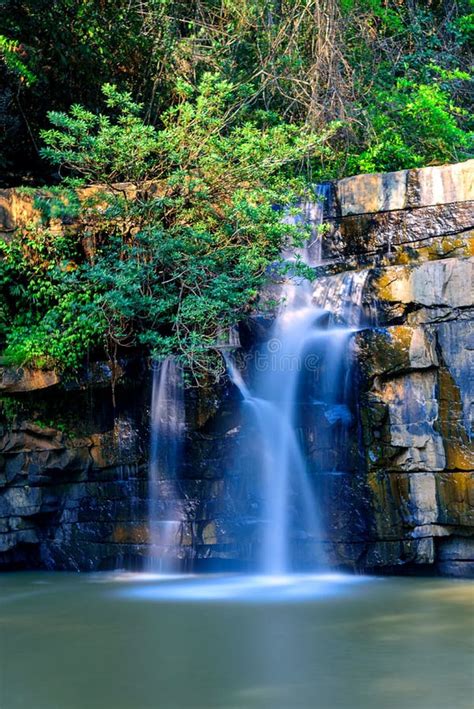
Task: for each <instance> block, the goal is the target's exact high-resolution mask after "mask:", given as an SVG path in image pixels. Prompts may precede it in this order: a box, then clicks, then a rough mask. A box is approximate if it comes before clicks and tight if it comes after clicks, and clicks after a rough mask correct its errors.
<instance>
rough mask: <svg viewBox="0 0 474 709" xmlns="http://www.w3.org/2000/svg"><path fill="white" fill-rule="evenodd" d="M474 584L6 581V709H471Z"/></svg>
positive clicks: (122, 577) (1, 646) (1, 644)
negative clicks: (20, 708)
mask: <svg viewBox="0 0 474 709" xmlns="http://www.w3.org/2000/svg"><path fill="white" fill-rule="evenodd" d="M473 611H474V584H473V583H472V582H468V581H460V580H449V579H434V578H366V577H347V576H337V575H336V576H334V575H327V576H295V577H289V578H288V577H275V578H262V577H249V576H190V577H186V578H183V577H173V576H169V577H157V576H153V575H146V574H143V575H140V574H97V575H87V574H84V575H79V574H76V575H74V574H59V573H33V572H25V573H12V574H3V575H2V576H0V707H1V709H14V708H16V707H28V709H96V708H97V709H98V708H99V707H100V709H155V708H159V709H181V708H182V709H184V708H186V709H187V708H189V709H191V708H193V709H198V708H199V709H214V708H217V707H219V708H221V707H222V709H224V708H225V709H254V708H255V709H263V708H264V709H298V708H300V707H301V708H305V709H359V708H360V709H391V708H392V707H393V708H395V707H396V709H401V708H403V709H438V707H439V709H468V708H469V709H471V707H472V705H473V696H474V664H473V649H474V648H473V645H474V621H473V616H474V613H473Z"/></svg>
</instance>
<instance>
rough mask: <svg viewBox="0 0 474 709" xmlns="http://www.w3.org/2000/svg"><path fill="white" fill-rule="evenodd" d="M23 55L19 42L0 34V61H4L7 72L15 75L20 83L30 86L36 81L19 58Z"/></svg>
mask: <svg viewBox="0 0 474 709" xmlns="http://www.w3.org/2000/svg"><path fill="white" fill-rule="evenodd" d="M24 53H25V52H24V49H23V48H22V46H21V45H20V43H19V42H16V41H15V40H12V39H8V38H7V37H5V35H3V34H0V59H2V60H3V61H4V63H5V65H6V67H7V69H9V71H11V72H12V73H14V74H16V75H17V76H18V77H19V78H20V80H21V81H24V82H25V83H26V84H27V85H30V84H33V83H34V82H35V81H36V76H35V75H34V74H33V72H32V71H30V69H28V67H27V65H26V64H25V62H24V61H22V59H21V58H20V57H21V56H22V55H23V54H24Z"/></svg>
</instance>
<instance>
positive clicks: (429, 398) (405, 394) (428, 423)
mask: <svg viewBox="0 0 474 709" xmlns="http://www.w3.org/2000/svg"><path fill="white" fill-rule="evenodd" d="M380 397H381V399H382V400H383V401H385V402H386V403H387V406H388V413H389V421H390V423H389V435H390V445H391V446H393V447H394V448H400V449H402V450H401V451H400V453H399V454H398V455H397V456H396V457H395V459H394V461H393V464H394V467H395V468H399V469H403V470H417V471H433V470H443V469H444V467H445V464H446V458H445V453H444V447H443V439H442V437H441V436H440V434H439V433H438V432H437V430H436V429H435V423H436V421H437V419H438V413H439V406H438V401H437V398H436V376H435V374H434V372H432V371H427V372H424V373H420V372H413V373H410V374H407V375H405V376H403V377H398V378H397V379H394V380H391V381H387V382H386V383H384V384H383V385H382V386H381V387H380Z"/></svg>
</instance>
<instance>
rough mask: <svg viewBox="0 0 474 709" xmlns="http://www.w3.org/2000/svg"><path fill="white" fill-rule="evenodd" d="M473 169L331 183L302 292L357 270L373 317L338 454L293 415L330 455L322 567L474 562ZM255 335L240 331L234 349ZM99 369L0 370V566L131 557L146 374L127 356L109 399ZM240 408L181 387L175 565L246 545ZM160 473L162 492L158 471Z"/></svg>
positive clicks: (10, 210) (143, 536)
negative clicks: (183, 417) (317, 248)
mask: <svg viewBox="0 0 474 709" xmlns="http://www.w3.org/2000/svg"><path fill="white" fill-rule="evenodd" d="M473 176H474V161H468V162H465V163H460V164H457V165H448V166H443V167H430V168H424V169H420V170H411V171H401V172H396V173H390V174H384V175H361V176H357V177H351V178H346V179H345V180H341V181H339V182H337V183H334V184H333V185H332V187H331V194H332V196H331V200H330V203H329V204H327V205H326V223H327V224H328V227H327V231H326V232H325V234H324V237H323V242H322V257H323V263H322V266H321V267H319V269H318V273H317V279H316V281H315V289H316V290H317V289H321V288H323V287H325V284H327V283H328V282H329V281H330V280H331V279H334V278H335V277H337V274H338V273H341V272H344V271H347V270H351V271H359V272H363V273H364V283H365V287H364V293H363V306H364V308H365V310H366V313H367V321H370V322H371V326H370V327H367V328H365V329H363V330H361V331H359V332H358V333H356V334H355V335H354V338H353V345H352V346H353V352H354V358H355V367H354V371H353V373H352V376H353V392H354V396H353V401H352V403H351V406H352V414H353V420H354V425H353V427H352V430H351V438H350V441H349V442H348V444H347V448H348V449H347V450H345V451H342V452H341V451H329V450H325V449H324V445H323V443H322V441H323V439H324V437H323V436H322V437H321V436H320V437H319V439H318V434H317V431H318V426H319V427H320V426H322V425H323V423H322V422H321V421H316V419H315V418H314V416H316V414H312V413H311V412H310V413H308V416H307V417H306V419H305V421H304V422H303V423H302V428H303V429H304V430H303V431H302V435H303V436H304V438H305V440H306V441H307V456H308V465H309V468H310V470H311V465H312V461H314V460H316V458H318V457H319V458H318V459H320V458H321V457H324V456H325V460H327V465H326V466H325V467H326V469H327V471H328V472H327V473H326V474H324V475H320V476H318V479H317V480H316V479H315V480H314V485H315V487H316V488H317V491H318V497H319V499H320V505H321V514H322V517H323V528H324V529H325V530H326V531H325V533H324V539H323V540H322V544H323V545H324V546H325V549H326V553H327V556H328V558H329V560H330V562H331V563H332V564H334V565H338V566H342V567H347V568H354V569H363V570H374V569H376V570H383V569H386V570H391V571H393V570H394V569H399V570H401V569H404V568H406V569H407V570H408V569H414V568H415V569H416V568H421V567H427V568H433V569H436V570H437V571H439V572H441V573H448V574H454V575H467V574H473V573H474V482H473V477H474V472H473V471H474V453H473V446H472V434H473V430H472V428H473V414H474V325H473V310H474V308H473V305H474V303H473V263H474V258H473V257H474V247H473V243H474V242H473V232H472V229H473V224H474V212H473V206H474V201H473V200H474V187H473ZM12 205H13V206H12ZM2 210H3V212H2V213H3V223H4V225H3V230H4V232H8V233H9V234H10V237H9V238H14V230H15V224H16V221H15V220H21V219H22V215H23V214H24V213H28V214H29V213H30V210H31V205H29V204H26V206H25V205H23V207H22V202H21V198H20V196H19V195H18V194H16V193H11V192H8V191H4V192H3V193H2V194H1V195H0V211H2ZM1 230H2V229H1V228H0V231H1ZM257 330H258V324H256V323H255V322H253V323H252V322H250V323H244V324H243V325H242V329H241V341H242V343H243V345H244V349H249V348H251V347H252V344H253V340H254V339H255V337H256V331H257ZM110 379H111V373H110V371H109V370H108V368H107V365H105V364H100V363H98V364H96V365H95V366H94V368H93V369H92V370H91V371H88V372H87V373H85V374H84V377H83V379H82V380H81V381H77V382H74V383H71V382H64V381H60V378H59V377H58V375H57V374H56V373H55V372H30V371H28V370H16V371H11V370H7V369H3V370H2V371H1V373H0V392H1V393H2V427H1V429H0V564H1V565H2V566H3V567H6V568H11V567H20V566H24V567H33V566H43V567H47V568H68V569H96V568H113V567H116V566H128V567H135V568H138V567H140V566H141V564H142V562H143V558H144V556H145V555H146V542H147V540H148V530H147V524H146V520H147V509H148V503H147V500H148V481H147V454H148V420H149V400H150V375H149V373H148V372H147V371H146V367H143V366H142V365H137V364H135V365H130V363H123V366H122V367H121V369H120V372H119V381H118V383H117V386H116V391H115V396H114V397H112V393H111V389H110ZM239 416H240V414H239V397H238V393H237V392H236V391H235V389H234V388H233V387H232V386H231V385H230V384H229V382H225V381H223V382H222V383H221V384H220V385H219V387H215V388H214V389H212V388H208V389H203V390H201V391H193V392H191V393H190V395H189V396H188V400H187V420H188V429H187V436H186V455H185V460H186V463H185V466H184V469H183V471H182V476H181V479H180V481H179V484H178V488H177V489H178V495H179V503H180V510H181V515H180V519H179V520H176V530H177V537H176V538H177V542H178V543H177V549H176V553H177V555H179V556H180V557H181V558H182V559H183V560H184V561H183V563H190V564H191V563H192V564H196V563H198V564H202V565H205V564H207V565H211V564H212V563H213V562H217V561H220V562H222V563H224V562H225V563H227V564H229V565H230V564H234V563H235V564H245V563H247V562H248V561H249V560H251V559H252V557H253V556H254V551H255V511H256V509H257V508H258V506H259V505H260V504H261V502H260V501H259V499H258V493H257V490H256V487H255V480H254V479H253V477H252V457H253V455H252V453H253V451H254V450H255V446H258V441H256V440H254V439H252V438H251V437H250V438H249V439H248V440H246V441H242V432H241V429H240V419H239ZM316 424H317V425H316ZM324 425H328V424H327V422H326V423H325V424H324ZM319 430H322V429H319ZM237 446H238V450H239V451H240V453H239V455H238V456H236V455H235V451H236V450H237ZM342 456H344V460H342ZM319 467H321V466H319ZM334 471H337V472H334ZM159 484H160V485H161V486H162V487H163V499H164V501H165V500H166V487H167V481H166V480H163V481H161V482H160V483H159ZM164 504H165V502H164ZM302 554H303V555H304V552H302ZM186 560H187V561H186Z"/></svg>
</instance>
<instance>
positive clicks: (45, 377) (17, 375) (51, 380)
mask: <svg viewBox="0 0 474 709" xmlns="http://www.w3.org/2000/svg"><path fill="white" fill-rule="evenodd" d="M59 382H60V377H59V374H58V373H57V372H55V371H46V370H45V371H42V370H39V369H26V368H24V367H19V368H18V369H14V368H12V367H0V392H2V391H3V392H5V393H8V394H17V393H20V392H26V391H36V390H38V389H47V388H48V387H52V386H56V384H59Z"/></svg>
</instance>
